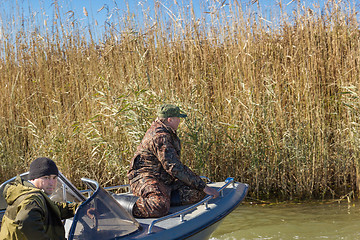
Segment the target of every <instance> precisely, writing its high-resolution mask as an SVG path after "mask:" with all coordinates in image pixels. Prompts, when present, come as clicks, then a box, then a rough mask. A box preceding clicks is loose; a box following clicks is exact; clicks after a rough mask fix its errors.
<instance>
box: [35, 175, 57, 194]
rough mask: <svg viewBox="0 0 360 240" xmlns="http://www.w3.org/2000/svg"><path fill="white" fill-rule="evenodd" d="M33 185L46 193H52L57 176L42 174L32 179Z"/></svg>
mask: <svg viewBox="0 0 360 240" xmlns="http://www.w3.org/2000/svg"><path fill="white" fill-rule="evenodd" d="M32 183H33V184H34V186H35V187H37V188H39V189H42V190H44V192H45V193H46V194H47V195H50V194H52V193H53V192H54V191H55V189H56V185H57V176H56V175H50V176H42V177H40V178H36V179H34V180H33V181H32Z"/></svg>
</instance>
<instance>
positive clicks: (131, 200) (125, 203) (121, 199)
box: [112, 193, 139, 215]
mask: <svg viewBox="0 0 360 240" xmlns="http://www.w3.org/2000/svg"><path fill="white" fill-rule="evenodd" d="M112 197H113V198H114V199H115V200H116V201H117V202H118V203H119V204H120V205H121V206H122V207H123V208H124V209H125V210H126V211H127V212H128V213H130V214H131V215H132V210H133V207H134V205H135V202H136V200H138V198H139V197H136V196H134V195H132V194H127V193H122V194H113V195H112Z"/></svg>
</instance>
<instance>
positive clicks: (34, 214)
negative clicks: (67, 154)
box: [0, 158, 80, 240]
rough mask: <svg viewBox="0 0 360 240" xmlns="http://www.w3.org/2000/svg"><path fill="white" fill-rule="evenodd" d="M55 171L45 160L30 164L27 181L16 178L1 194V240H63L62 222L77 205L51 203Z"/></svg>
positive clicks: (50, 161) (46, 159)
mask: <svg viewBox="0 0 360 240" xmlns="http://www.w3.org/2000/svg"><path fill="white" fill-rule="evenodd" d="M57 176H58V169H57V167H56V165H55V163H54V162H53V161H52V160H51V159H48V158H37V159H35V160H34V161H33V162H32V163H31V164H30V172H29V179H30V181H26V180H24V179H22V178H21V177H20V176H18V177H17V178H16V179H15V181H14V182H12V183H10V184H8V185H7V186H6V187H5V190H4V192H3V194H4V197H5V199H6V201H7V204H8V207H7V208H6V211H5V215H4V217H3V220H2V224H1V231H0V239H9V240H10V239H18V240H28V239H29V240H30V239H36V240H43V239H47V240H50V239H51V240H65V230H64V226H63V223H62V221H61V220H62V219H66V218H70V217H73V216H74V214H75V211H76V208H77V207H78V206H79V205H80V203H58V202H53V201H52V200H51V199H50V198H49V197H48V195H50V194H51V193H52V192H53V191H54V190H55V189H56V184H57V183H56V181H57V179H56V178H57Z"/></svg>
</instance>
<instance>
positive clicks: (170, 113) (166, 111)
mask: <svg viewBox="0 0 360 240" xmlns="http://www.w3.org/2000/svg"><path fill="white" fill-rule="evenodd" d="M158 117H159V118H169V117H179V118H186V117H187V115H186V114H185V113H183V112H181V111H180V108H179V107H178V106H175V105H172V104H164V105H161V106H160V108H159V111H158Z"/></svg>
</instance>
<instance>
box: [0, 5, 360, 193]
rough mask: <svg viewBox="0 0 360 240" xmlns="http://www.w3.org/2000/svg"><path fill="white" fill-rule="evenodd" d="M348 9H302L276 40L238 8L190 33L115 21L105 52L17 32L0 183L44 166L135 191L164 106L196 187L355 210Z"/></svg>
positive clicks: (4, 92) (184, 26)
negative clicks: (245, 187) (236, 188)
mask: <svg viewBox="0 0 360 240" xmlns="http://www.w3.org/2000/svg"><path fill="white" fill-rule="evenodd" d="M346 3H347V2H346ZM348 6H351V5H350V4H349V5H346V4H345V3H343V4H342V5H339V4H336V3H334V2H331V1H329V3H328V4H327V5H326V9H325V10H324V11H323V12H324V13H323V14H322V15H318V14H316V12H312V11H307V10H305V11H302V10H301V7H299V11H298V12H297V13H296V14H297V15H294V18H293V19H292V20H291V21H290V20H286V18H285V17H284V18H280V19H281V24H279V27H277V28H275V27H274V28H273V29H271V31H270V30H269V26H268V25H267V24H266V22H264V21H261V20H259V19H257V18H256V17H254V15H251V14H246V13H244V12H243V10H242V9H241V6H239V5H237V3H236V2H231V3H230V6H229V8H228V10H227V11H229V12H226V13H225V12H221V10H219V11H218V13H217V14H212V15H211V20H210V21H196V19H193V18H191V17H189V18H185V20H183V21H181V22H180V23H179V22H176V21H173V22H171V21H170V22H166V23H165V22H162V18H161V17H160V16H161V15H166V14H168V13H167V12H166V9H165V10H164V9H163V8H161V6H157V9H156V11H155V12H156V14H157V16H156V17H155V18H154V19H152V20H154V21H155V22H151V23H150V19H148V18H147V17H146V14H145V13H144V16H142V19H143V26H145V29H142V30H138V29H136V27H135V26H136V22H135V21H136V16H134V17H133V18H130V15H129V17H128V18H127V17H124V18H119V19H120V20H119V22H117V23H113V25H112V26H111V27H109V28H108V29H107V31H106V32H105V33H104V36H103V39H104V40H103V41H101V42H99V43H95V42H92V41H88V40H87V39H85V38H84V37H83V35H82V33H81V32H82V29H77V27H76V25H75V26H72V25H71V21H68V20H62V21H63V22H61V21H60V19H58V20H57V21H58V22H57V23H53V24H54V26H53V29H54V28H55V29H57V30H56V32H55V35H50V34H47V33H46V32H45V33H39V32H36V31H30V30H21V29H20V30H19V31H18V32H17V33H16V34H15V36H16V38H15V40H14V42H13V40H12V37H11V36H12V34H13V33H12V32H9V31H10V30H8V29H7V28H4V27H3V28H2V29H1V38H0V49H1V51H2V53H3V56H4V57H3V59H1V60H0V79H1V81H0V137H1V139H0V161H1V164H0V181H1V182H2V181H4V180H6V179H8V178H9V177H12V176H14V175H16V174H17V173H20V172H23V171H26V170H27V166H28V164H29V162H30V161H31V160H32V159H34V158H35V157H38V156H48V157H50V158H52V159H54V160H55V161H56V162H57V164H58V165H59V168H60V169H61V171H62V172H63V173H64V174H65V176H67V177H68V178H70V179H71V180H72V181H74V182H75V183H76V184H80V182H79V181H80V180H79V179H80V177H83V176H86V177H89V178H93V179H95V180H97V181H99V182H100V183H101V184H102V185H111V184H122V183H126V182H127V179H126V170H127V166H128V164H129V160H130V159H131V157H132V154H133V153H134V151H135V148H136V146H137V144H138V143H139V141H140V140H141V138H142V136H143V134H144V133H145V131H146V129H147V127H148V126H149V125H150V123H151V121H152V120H153V119H154V117H155V109H156V106H158V105H159V104H161V103H164V102H168V103H176V104H179V105H181V107H182V108H183V109H184V110H185V111H186V112H187V113H188V115H189V118H188V119H187V120H186V121H185V122H184V123H183V124H182V126H181V128H180V130H179V135H180V138H181V139H182V147H183V151H182V160H183V162H184V163H186V164H187V165H189V166H190V167H191V168H192V169H193V170H194V171H195V172H197V173H199V174H200V175H206V176H208V177H210V178H211V179H212V180H218V181H220V180H223V179H225V178H226V177H228V176H232V177H234V178H235V179H236V180H237V181H242V182H246V183H248V184H249V185H250V196H251V197H254V198H257V199H279V200H294V199H329V198H340V197H341V196H345V195H346V194H348V193H350V192H355V194H354V196H355V197H356V196H357V195H358V193H359V187H360V184H359V183H360V182H359V180H360V178H359V160H358V159H359V153H360V142H359V139H360V138H359V134H360V131H359V126H360V125H359V124H360V121H359V115H360V114H359V106H360V104H359V98H358V95H359V83H360V81H359V76H360V68H359V60H360V59H359V58H360V42H359V39H360V31H359V22H358V20H357V18H358V16H357V15H356V13H355V10H354V9H353V8H351V7H348ZM54 7H56V6H54ZM179 12H181V11H179ZM182 13H183V14H184V15H185V16H191V9H190V10H189V9H188V10H186V9H184V10H183V12H182ZM228 15H230V16H232V17H227V16H228ZM178 17H179V19H180V17H181V16H180V15H179V16H178ZM1 18H2V19H3V18H4V16H1ZM63 19H64V18H63ZM120 21H123V22H120ZM34 24H35V23H34ZM59 26H61V27H59ZM39 28H41V26H39ZM28 29H32V28H30V27H29V28H28ZM135 30H136V31H135Z"/></svg>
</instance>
